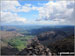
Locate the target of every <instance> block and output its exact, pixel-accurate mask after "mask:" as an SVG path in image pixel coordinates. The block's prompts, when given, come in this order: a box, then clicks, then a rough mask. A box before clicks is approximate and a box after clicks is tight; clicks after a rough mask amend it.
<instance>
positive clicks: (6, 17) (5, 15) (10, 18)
mask: <svg viewBox="0 0 75 56" xmlns="http://www.w3.org/2000/svg"><path fill="white" fill-rule="evenodd" d="M26 22H27V20H26V18H22V17H19V16H18V15H17V14H16V13H11V12H1V23H2V24H13V23H15V24H25V23H26Z"/></svg>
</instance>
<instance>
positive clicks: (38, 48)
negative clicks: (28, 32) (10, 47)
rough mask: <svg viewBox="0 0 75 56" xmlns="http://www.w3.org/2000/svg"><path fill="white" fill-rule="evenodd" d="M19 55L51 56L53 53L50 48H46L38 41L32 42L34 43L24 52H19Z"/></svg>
mask: <svg viewBox="0 0 75 56" xmlns="http://www.w3.org/2000/svg"><path fill="white" fill-rule="evenodd" d="M17 55H33V56H37V55H43V56H51V52H50V50H49V49H48V48H46V47H44V46H43V45H42V44H40V43H39V42H38V41H35V40H32V43H31V44H30V45H29V46H28V48H25V49H24V50H22V51H21V52H19V53H18V54H17Z"/></svg>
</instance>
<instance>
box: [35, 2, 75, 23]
mask: <svg viewBox="0 0 75 56" xmlns="http://www.w3.org/2000/svg"><path fill="white" fill-rule="evenodd" d="M74 5H75V2H74V1H57V2H51V1H50V2H48V3H46V4H44V5H43V7H39V8H38V9H37V10H38V11H39V18H38V19H37V20H36V21H41V20H45V21H47V20H50V22H51V21H54V22H55V21H59V24H75V22H74V21H75V19H74V18H75V16H73V15H74V14H75V8H74Z"/></svg>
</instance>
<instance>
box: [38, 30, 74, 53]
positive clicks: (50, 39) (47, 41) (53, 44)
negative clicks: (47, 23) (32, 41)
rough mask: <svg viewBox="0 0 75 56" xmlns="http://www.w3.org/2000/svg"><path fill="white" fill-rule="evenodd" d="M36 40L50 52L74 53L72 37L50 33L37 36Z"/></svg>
mask: <svg viewBox="0 0 75 56" xmlns="http://www.w3.org/2000/svg"><path fill="white" fill-rule="evenodd" d="M37 39H38V40H39V42H40V43H41V44H43V45H44V46H46V47H48V48H49V49H50V50H51V51H52V52H55V53H58V52H74V35H70V36H66V34H64V33H63V32H61V33H58V32H55V31H50V32H45V33H42V34H40V35H38V36H37Z"/></svg>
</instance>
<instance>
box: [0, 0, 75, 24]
mask: <svg viewBox="0 0 75 56" xmlns="http://www.w3.org/2000/svg"><path fill="white" fill-rule="evenodd" d="M34 2H36V3H34ZM74 5H75V2H74V1H56V0H54V1H19V0H16V1H12V2H11V1H2V0H1V5H0V7H1V12H0V13H1V24H7V25H24V24H40V25H46V24H47V25H75V16H74V15H75V7H74Z"/></svg>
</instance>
